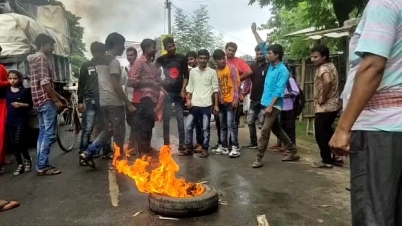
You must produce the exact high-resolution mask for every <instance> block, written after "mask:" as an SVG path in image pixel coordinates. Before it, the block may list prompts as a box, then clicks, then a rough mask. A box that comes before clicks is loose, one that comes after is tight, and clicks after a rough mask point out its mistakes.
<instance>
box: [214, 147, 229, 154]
mask: <svg viewBox="0 0 402 226" xmlns="http://www.w3.org/2000/svg"><path fill="white" fill-rule="evenodd" d="M212 153H214V154H215V155H220V154H223V155H227V154H229V150H228V149H227V148H224V147H223V146H222V145H219V146H218V148H216V149H213V150H212Z"/></svg>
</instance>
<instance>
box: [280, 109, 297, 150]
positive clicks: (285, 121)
mask: <svg viewBox="0 0 402 226" xmlns="http://www.w3.org/2000/svg"><path fill="white" fill-rule="evenodd" d="M280 122H281V126H282V129H283V130H284V131H285V133H286V134H287V135H288V137H289V138H290V141H292V143H294V144H296V117H295V113H294V111H293V110H290V111H282V112H281V119H280Z"/></svg>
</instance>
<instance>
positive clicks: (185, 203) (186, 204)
mask: <svg viewBox="0 0 402 226" xmlns="http://www.w3.org/2000/svg"><path fill="white" fill-rule="evenodd" d="M204 187H205V192H204V193H203V194H202V195H200V196H194V197H190V198H173V197H169V196H163V195H157V194H150V195H149V196H148V203H149V208H150V209H151V210H152V211H153V212H155V213H157V214H159V215H161V216H165V217H194V216H199V215H204V214H209V213H213V212H215V211H216V210H217V209H218V206H219V196H218V192H217V191H216V189H215V188H213V187H210V186H208V185H205V184H204Z"/></svg>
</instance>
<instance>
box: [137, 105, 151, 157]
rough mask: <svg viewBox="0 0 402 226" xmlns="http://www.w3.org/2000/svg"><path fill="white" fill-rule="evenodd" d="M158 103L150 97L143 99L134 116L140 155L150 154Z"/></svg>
mask: <svg viewBox="0 0 402 226" xmlns="http://www.w3.org/2000/svg"><path fill="white" fill-rule="evenodd" d="M155 107H156V103H154V102H153V101H152V99H151V98H150V97H145V98H142V99H141V101H140V104H139V105H138V109H137V111H136V113H135V116H134V127H135V130H136V133H135V135H134V136H135V141H136V142H135V144H136V145H137V147H134V148H135V150H138V153H140V154H143V153H148V152H149V150H150V149H151V140H152V129H153V128H154V126H155V112H154V109H155Z"/></svg>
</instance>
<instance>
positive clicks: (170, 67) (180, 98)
mask: <svg viewBox="0 0 402 226" xmlns="http://www.w3.org/2000/svg"><path fill="white" fill-rule="evenodd" d="M163 46H164V48H165V49H166V51H167V54H165V55H163V56H161V57H159V58H158V59H157V60H156V66H157V67H159V66H161V67H162V69H163V73H164V75H165V79H164V80H163V88H164V89H165V90H166V92H167V97H166V98H165V103H164V107H163V140H164V144H165V145H170V117H171V114H172V105H173V107H174V110H175V114H176V120H177V130H178V131H179V151H184V149H185V147H184V139H185V138H184V116H183V110H184V101H185V100H186V95H187V94H186V86H187V83H188V64H187V58H186V57H185V56H184V55H181V54H176V44H175V43H174V40H173V38H172V37H166V38H165V39H164V40H163Z"/></svg>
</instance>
